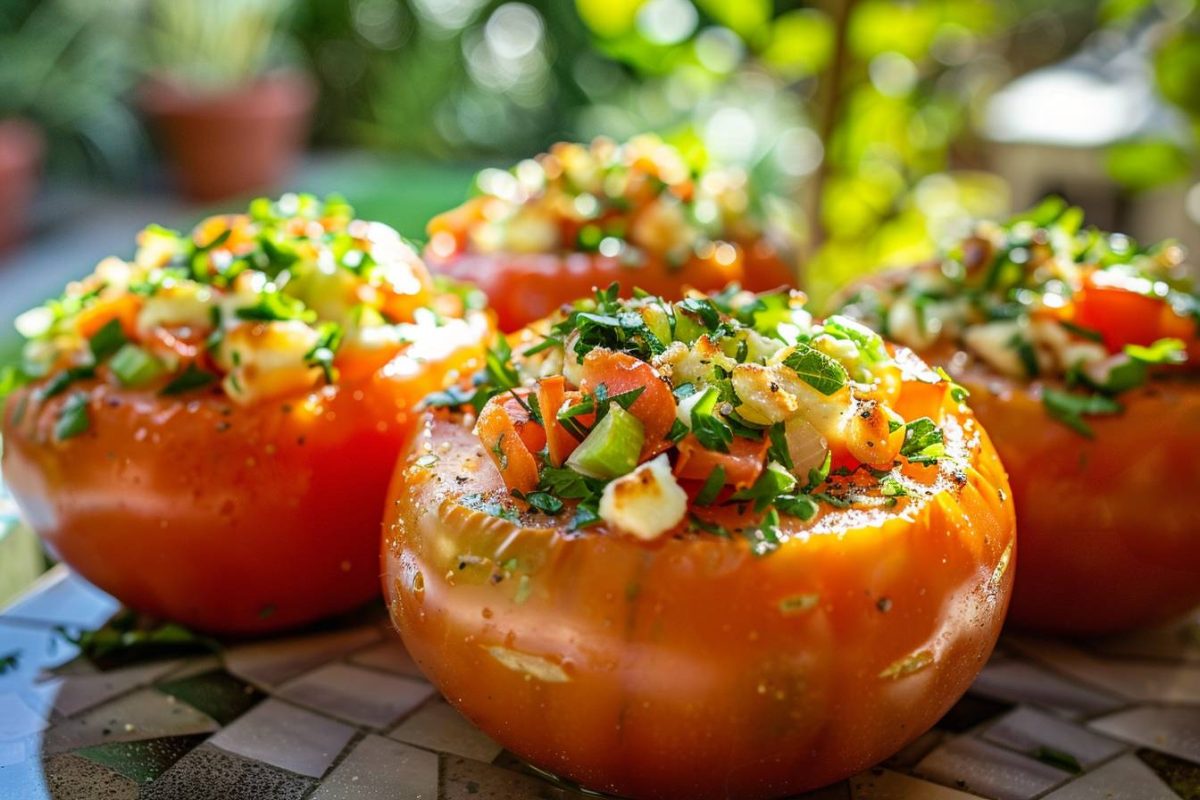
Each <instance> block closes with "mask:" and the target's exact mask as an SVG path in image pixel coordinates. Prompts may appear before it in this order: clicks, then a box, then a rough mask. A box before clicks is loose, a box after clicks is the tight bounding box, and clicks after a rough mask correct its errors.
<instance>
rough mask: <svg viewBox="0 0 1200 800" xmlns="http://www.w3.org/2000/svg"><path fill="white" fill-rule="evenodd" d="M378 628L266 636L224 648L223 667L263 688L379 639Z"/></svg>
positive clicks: (368, 626)
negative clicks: (282, 637) (268, 637)
mask: <svg viewBox="0 0 1200 800" xmlns="http://www.w3.org/2000/svg"><path fill="white" fill-rule="evenodd" d="M379 637H380V633H379V629H378V628H377V627H375V626H373V625H363V626H360V627H357V628H351V629H349V630H344V631H331V632H329V633H317V634H311V635H308V636H292V637H288V638H285V639H267V640H264V641H260V642H254V643H251V644H244V645H238V646H236V647H231V648H229V649H228V650H226V651H225V666H226V668H227V669H228V670H229V671H230V672H232V673H233V674H234V675H237V676H238V677H239V678H242V679H244V680H247V681H250V682H251V683H255V684H258V685H259V686H264V687H274V686H279V685H280V684H282V683H286V682H287V681H288V680H290V679H292V678H294V677H296V676H297V675H302V674H304V673H305V672H309V671H310V670H313V669H316V668H317V667H319V666H321V665H322V664H328V663H329V662H330V661H334V660H336V659H339V658H341V657H342V656H344V655H346V654H347V653H350V652H352V651H354V650H358V649H360V648H363V647H366V646H367V645H369V644H373V643H375V642H377V641H379Z"/></svg>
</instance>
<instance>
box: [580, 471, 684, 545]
mask: <svg viewBox="0 0 1200 800" xmlns="http://www.w3.org/2000/svg"><path fill="white" fill-rule="evenodd" d="M687 505H688V498H687V493H686V492H685V491H683V489H682V488H680V486H679V484H678V483H676V482H675V476H674V475H672V474H671V462H670V461H669V460H668V459H667V456H666V454H665V453H664V454H662V455H660V456H658V457H657V458H655V459H653V460H651V461H647V462H646V463H645V464H642V465H641V466H640V467H638V468H637V469H635V470H634V471H633V472H630V473H629V474H628V475H624V476H622V477H620V478H617V479H616V480H614V481H612V482H610V483H609V484H608V485H607V486H605V487H604V494H603V495H602V496H601V498H600V518H601V519H603V520H604V521H605V522H607V523H608V524H610V525H612V526H613V527H614V528H617V529H619V530H622V531H624V532H626V533H629V534H632V535H633V536H636V537H637V538H639V539H643V540H646V541H649V540H651V539H656V538H658V537H659V536H661V535H662V534H664V533H666V532H667V531H669V530H671V529H672V528H674V527H675V526H676V525H678V524H679V523H680V522H682V521H683V519H684V517H685V516H686V515H687Z"/></svg>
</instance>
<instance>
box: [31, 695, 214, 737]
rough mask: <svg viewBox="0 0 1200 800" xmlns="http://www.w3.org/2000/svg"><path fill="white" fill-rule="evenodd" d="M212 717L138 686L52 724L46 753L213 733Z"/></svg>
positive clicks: (46, 735)
mask: <svg viewBox="0 0 1200 800" xmlns="http://www.w3.org/2000/svg"><path fill="white" fill-rule="evenodd" d="M217 728H218V725H217V723H216V722H214V721H213V719H212V718H211V717H209V716H207V715H205V714H202V713H201V712H199V711H197V710H196V709H194V708H192V707H191V706H188V705H187V704H185V703H180V702H178V701H177V700H176V699H175V698H174V697H171V696H170V695H167V694H163V693H162V692H159V691H156V690H154V689H148V688H147V689H138V690H136V691H134V692H132V693H130V694H127V695H125V696H124V697H121V698H119V699H117V700H113V701H111V702H108V703H105V704H104V705H101V706H97V707H96V708H93V709H91V710H90V711H85V712H84V713H82V714H79V715H77V716H74V717H71V718H70V719H69V720H67V721H65V722H61V723H58V724H56V725H54V726H53V727H51V728H50V729H49V730H48V731H46V734H45V742H44V747H45V749H46V752H47V753H64V752H68V751H71V750H76V749H79V748H81V747H91V746H93V745H98V744H107V743H108V742H134V741H140V740H143V739H157V738H159V737H161V736H186V735H189V734H194V733H212V732H213V731H215V730H217Z"/></svg>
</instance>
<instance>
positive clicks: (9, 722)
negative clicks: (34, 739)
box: [0, 694, 47, 742]
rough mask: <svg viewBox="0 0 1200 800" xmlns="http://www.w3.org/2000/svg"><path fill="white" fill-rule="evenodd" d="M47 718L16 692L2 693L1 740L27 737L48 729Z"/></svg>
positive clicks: (0, 695)
mask: <svg viewBox="0 0 1200 800" xmlns="http://www.w3.org/2000/svg"><path fill="white" fill-rule="evenodd" d="M46 724H47V723H46V720H45V719H44V718H43V717H42V715H41V714H39V713H38V712H37V711H36V710H34V709H32V708H30V707H29V704H28V703H26V702H25V701H24V700H22V699H21V698H20V697H19V696H18V695H16V694H0V742H14V741H17V740H21V739H25V738H27V737H29V736H33V735H34V734H37V733H41V732H42V731H43V730H45V729H46Z"/></svg>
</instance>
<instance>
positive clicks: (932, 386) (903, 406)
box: [892, 380, 950, 423]
mask: <svg viewBox="0 0 1200 800" xmlns="http://www.w3.org/2000/svg"><path fill="white" fill-rule="evenodd" d="M949 392H950V384H949V383H946V382H945V381H942V382H940V383H926V382H925V381H917V380H912V381H905V382H904V385H903V386H901V388H900V396H899V397H898V398H897V399H896V402H895V405H894V406H893V407H892V409H893V410H894V411H895V412H896V413H897V414H899V415H900V416H901V417H903V418H904V419H906V420H909V421H911V420H914V419H920V418H921V417H929V418H930V419H931V420H933V421H934V422H937V423H941V421H942V416H943V414H944V412H945V407H946V395H947V394H949Z"/></svg>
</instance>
